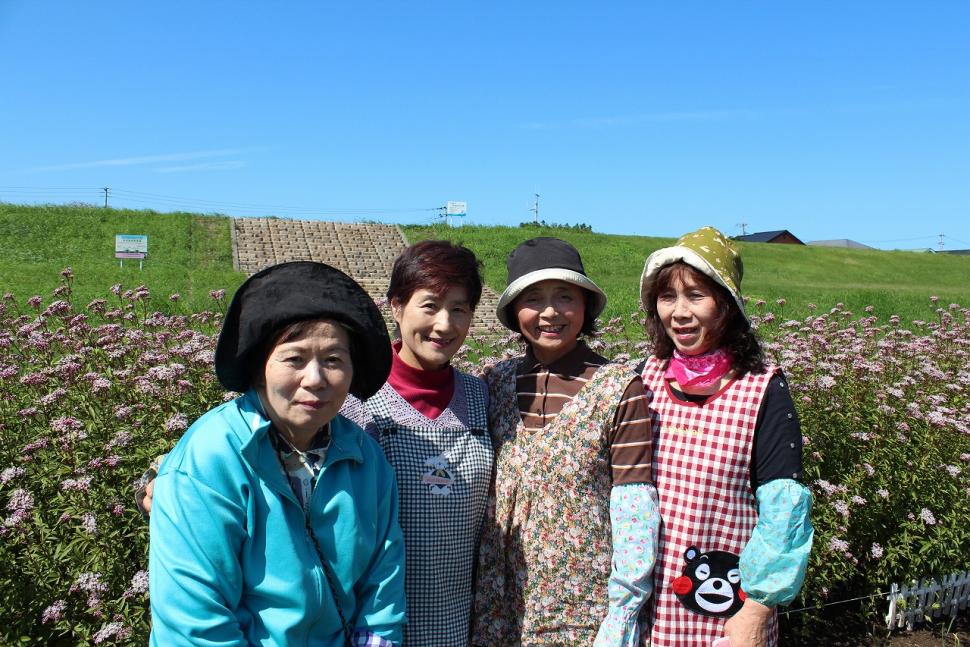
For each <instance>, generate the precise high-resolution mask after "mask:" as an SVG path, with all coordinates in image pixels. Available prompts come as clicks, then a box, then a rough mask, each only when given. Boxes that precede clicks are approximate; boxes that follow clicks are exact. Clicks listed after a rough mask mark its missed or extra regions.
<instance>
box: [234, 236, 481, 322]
mask: <svg viewBox="0 0 970 647" xmlns="http://www.w3.org/2000/svg"><path fill="white" fill-rule="evenodd" d="M406 246H407V241H406V239H405V237H404V233H403V232H402V231H401V229H400V228H399V227H398V226H396V225H379V224H373V223H344V222H323V221H319V220H283V219H279V218H233V220H232V257H233V265H234V267H235V268H236V269H237V270H239V271H240V272H245V273H246V274H254V273H256V272H258V271H259V270H261V269H263V268H265V267H269V266H270V265H275V264H276V263H283V262H285V261H319V262H321V263H326V264H328V265H332V266H334V267H336V268H337V269H339V270H342V271H343V272H346V273H347V274H349V275H350V276H352V277H353V278H354V280H355V281H357V282H358V283H360V285H361V286H362V287H363V288H364V289H365V290H367V293H368V294H370V295H371V297H372V298H373V299H374V300H375V301H377V302H378V303H379V304H383V302H384V295H385V294H386V293H387V286H388V283H389V282H390V277H391V267H392V266H393V264H394V259H395V258H397V256H398V254H400V253H401V251H403V250H404V248H405V247H406ZM497 303H498V295H496V294H495V292H494V291H493V290H491V289H490V288H488V287H485V288H484V290H483V294H482V300H481V303H480V304H479V306H478V309H477V311H476V317H475V324H474V325H473V330H474V332H476V333H483V332H486V331H487V330H488V329H489V328H494V327H495V326H499V325H500V324H499V323H498V320H497V319H496V318H495V306H496V304H497ZM386 318H387V316H386Z"/></svg>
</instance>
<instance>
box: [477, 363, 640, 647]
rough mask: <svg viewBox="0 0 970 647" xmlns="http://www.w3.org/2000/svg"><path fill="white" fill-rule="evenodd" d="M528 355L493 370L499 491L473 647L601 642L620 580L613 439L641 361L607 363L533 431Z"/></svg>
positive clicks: (487, 536)
mask: <svg viewBox="0 0 970 647" xmlns="http://www.w3.org/2000/svg"><path fill="white" fill-rule="evenodd" d="M519 361H520V358H516V359H512V360H507V361H505V362H501V363H499V364H498V365H496V366H495V367H494V368H493V369H492V370H490V371H488V372H487V374H486V382H487V383H488V386H489V401H490V407H489V423H490V429H491V433H492V437H493V444H494V445H495V450H496V466H495V490H494V496H493V498H492V499H491V500H490V502H489V507H488V512H487V513H486V518H485V528H484V531H483V535H482V547H481V552H480V557H479V560H480V561H479V572H478V584H477V590H476V597H475V612H474V616H473V620H472V627H473V629H472V644H473V645H476V646H478V647H485V646H488V647H495V646H498V645H501V646H502V647H517V646H520V645H521V646H522V647H527V646H530V645H591V644H592V643H593V639H594V638H595V636H596V632H597V629H598V628H599V625H600V623H601V622H602V620H603V618H604V617H605V615H606V608H607V601H608V597H607V583H608V581H609V577H610V566H611V557H612V545H611V539H610V491H611V488H612V478H611V471H610V461H609V446H608V443H607V440H606V439H607V438H608V434H609V431H610V429H611V426H612V424H613V420H614V417H615V414H616V408H617V406H618V404H619V402H620V400H621V397H622V395H623V393H624V390H625V388H626V387H627V385H628V384H629V382H630V380H631V379H633V378H634V377H635V376H636V373H635V372H634V371H632V370H631V367H628V366H622V365H617V364H607V365H604V366H603V367H602V368H600V369H599V370H597V371H596V373H594V375H593V377H592V379H590V381H589V382H588V383H587V384H586V386H584V387H583V388H582V390H580V391H579V393H577V394H576V396H575V397H573V399H572V400H571V401H570V402H568V403H567V404H566V405H565V406H564V407H563V408H562V411H560V413H559V415H558V416H556V417H555V418H554V419H553V420H552V421H551V422H550V423H549V424H548V425H547V426H546V427H544V428H543V429H542V430H540V431H536V432H532V433H530V432H527V431H525V429H524V427H523V425H522V421H521V415H520V412H519V409H518V404H517V400H516V384H515V377H516V369H517V368H518V366H519Z"/></svg>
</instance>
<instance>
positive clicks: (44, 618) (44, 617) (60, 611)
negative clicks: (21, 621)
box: [40, 600, 67, 625]
mask: <svg viewBox="0 0 970 647" xmlns="http://www.w3.org/2000/svg"><path fill="white" fill-rule="evenodd" d="M65 610H67V602H65V601H64V600H57V601H56V602H54V604H52V605H50V606H49V607H47V608H46V609H44V612H43V613H42V614H41V616H40V624H42V625H46V624H47V623H48V622H57V621H58V620H60V619H61V618H63V617H64V611H65Z"/></svg>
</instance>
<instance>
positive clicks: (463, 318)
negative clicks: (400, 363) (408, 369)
mask: <svg viewBox="0 0 970 647" xmlns="http://www.w3.org/2000/svg"><path fill="white" fill-rule="evenodd" d="M391 311H392V312H393V314H394V321H396V322H397V325H398V328H399V329H400V331H401V352H400V353H398V356H399V357H400V358H401V359H402V360H404V363H405V364H407V365H408V366H412V367H414V368H420V369H424V370H431V369H438V368H443V367H444V366H446V365H447V364H448V362H450V361H451V358H452V357H454V356H455V353H457V352H458V349H459V348H461V345H462V343H463V342H464V341H465V337H466V336H467V335H468V328H469V327H470V326H471V324H472V315H473V314H474V313H473V311H472V308H471V305H470V304H469V302H468V290H466V289H465V288H464V287H460V286H454V287H451V288H448V290H447V291H446V292H445V293H444V294H441V295H439V294H435V293H434V292H432V291H431V290H425V289H420V290H416V291H415V292H414V294H412V295H411V298H410V299H408V302H407V303H405V304H403V305H402V304H401V303H400V302H399V301H397V300H396V299H393V300H391Z"/></svg>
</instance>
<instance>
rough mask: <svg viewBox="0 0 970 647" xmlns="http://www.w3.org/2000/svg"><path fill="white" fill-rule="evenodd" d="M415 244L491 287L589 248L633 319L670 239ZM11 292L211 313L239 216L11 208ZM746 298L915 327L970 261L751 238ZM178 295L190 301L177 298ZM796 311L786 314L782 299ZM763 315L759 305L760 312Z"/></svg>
mask: <svg viewBox="0 0 970 647" xmlns="http://www.w3.org/2000/svg"><path fill="white" fill-rule="evenodd" d="M402 228H403V230H404V232H405V235H406V236H407V237H408V239H409V240H410V241H411V242H416V241H418V240H423V239H426V238H448V239H450V240H455V241H461V242H463V243H465V244H466V245H468V246H469V247H470V248H471V249H473V250H474V251H475V253H476V254H477V255H478V256H479V258H481V260H482V263H483V266H484V274H485V281H486V283H487V284H488V285H489V286H491V287H492V288H493V289H494V290H496V291H497V292H501V290H502V289H503V288H504V287H505V279H506V273H505V258H506V255H507V254H508V253H509V251H511V250H512V249H513V248H514V247H515V246H516V245H518V244H519V243H521V242H522V241H523V240H526V239H527V238H531V237H533V236H557V237H560V238H563V239H565V240H568V241H569V242H570V243H572V244H573V245H575V246H576V247H577V248H578V249H580V250H581V252H582V254H583V261H584V262H585V264H586V269H587V272H588V273H589V274H590V276H592V277H593V278H594V279H595V280H596V282H597V283H598V284H599V285H600V286H602V287H603V289H604V290H605V291H606V293H607V294H608V295H609V298H610V303H609V306H608V307H607V311H606V313H605V315H606V317H607V318H610V317H616V316H619V317H623V318H624V319H626V318H628V317H629V314H630V313H631V312H634V311H635V310H636V308H637V306H638V304H639V295H638V285H639V277H640V272H641V271H642V269H643V262H644V259H646V257H647V256H648V255H649V254H650V252H652V251H654V250H655V249H657V248H659V247H663V246H666V245H670V244H672V243H673V242H674V241H673V239H670V238H653V237H647V236H614V235H608V234H597V233H592V232H583V231H573V230H568V229H559V228H549V227H545V228H544V227H537V228H533V227H460V228H450V227H444V226H433V227H423V226H404V227H402ZM115 234H145V235H147V236H148V242H149V247H148V251H149V257H148V259H147V260H146V262H145V264H144V270H143V271H139V269H138V262H137V261H125V264H124V267H119V264H118V261H117V260H116V259H115V258H114V236H115ZM0 246H2V247H0V249H2V250H3V253H0V291H2V292H13V293H14V294H15V295H16V297H17V299H18V300H19V301H21V302H23V301H24V300H25V299H27V298H28V297H30V296H32V295H34V294H40V295H41V296H43V297H44V298H45V301H46V300H49V298H50V295H51V292H52V290H54V288H56V287H57V286H58V278H59V276H58V274H59V272H60V271H61V270H62V269H64V268H65V267H67V266H71V267H72V268H73V270H74V274H75V276H76V280H75V283H74V293H75V298H76V299H77V300H78V301H79V302H80V301H82V300H85V299H92V298H97V297H104V296H105V293H106V292H107V289H108V287H110V286H111V285H114V284H116V283H121V284H122V285H123V286H124V287H125V288H126V289H127V288H131V287H135V286H137V285H139V284H142V283H144V284H145V285H147V286H148V288H149V289H150V290H151V291H152V307H153V308H155V309H159V310H162V311H165V312H171V311H173V310H180V311H197V310H202V309H205V308H207V307H208V303H207V299H208V298H209V297H208V293H209V290H213V289H225V290H227V292H229V293H230V294H231V293H232V291H234V290H235V289H236V287H238V286H239V284H240V283H241V282H242V281H243V279H244V278H245V277H244V276H243V275H242V274H240V273H238V272H235V271H234V270H233V269H232V250H231V241H230V232H229V219H228V218H225V217H220V216H202V215H199V214H190V213H165V214H162V213H156V212H153V211H128V210H116V209H101V208H97V207H85V206H41V207H35V206H22V205H11V204H0ZM741 249H742V250H743V254H744V261H745V268H746V275H745V278H744V283H743V287H744V293H745V294H746V295H747V296H749V297H751V298H752V300H753V301H752V303H754V302H755V301H756V300H757V299H764V300H765V301H767V303H768V306H769V307H770V308H771V309H772V310H773V311H775V312H776V314H777V315H778V316H781V317H783V318H803V317H805V316H807V315H808V314H809V312H810V311H809V309H808V304H809V303H814V304H816V305H817V306H818V309H819V310H820V311H823V310H828V309H830V308H832V307H833V306H834V305H835V304H836V303H840V302H841V303H844V304H845V307H846V308H847V309H848V310H850V311H852V312H854V313H856V314H862V312H863V309H864V308H865V306H868V305H871V306H873V308H874V312H875V314H876V315H877V316H878V317H879V318H880V319H882V320H885V319H887V318H888V317H889V316H890V315H892V314H898V315H900V317H901V318H902V320H903V321H904V322H909V321H912V320H914V319H923V320H925V319H930V318H933V317H934V313H933V311H934V306H932V304H931V303H930V300H929V297H930V296H938V297H939V299H940V303H941V305H944V306H945V305H946V304H949V303H951V302H955V303H960V304H961V305H963V306H970V280H968V279H970V257H966V256H951V255H943V254H917V253H912V252H886V251H879V250H857V249H835V248H825V247H806V246H800V245H766V244H763V243H742V244H741ZM174 292H177V293H179V294H180V295H181V297H182V298H181V301H180V303H179V304H177V305H172V304H170V303H169V302H168V295H170V294H172V293H174ZM781 298H784V299H786V300H787V305H786V306H785V308H784V312H783V313H778V311H779V308H778V306H777V305H776V304H775V302H776V300H778V299H781ZM751 312H752V313H753V314H757V312H758V308H756V307H755V306H753V305H752V306H751Z"/></svg>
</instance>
